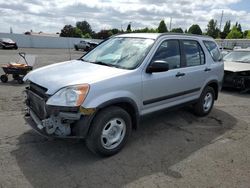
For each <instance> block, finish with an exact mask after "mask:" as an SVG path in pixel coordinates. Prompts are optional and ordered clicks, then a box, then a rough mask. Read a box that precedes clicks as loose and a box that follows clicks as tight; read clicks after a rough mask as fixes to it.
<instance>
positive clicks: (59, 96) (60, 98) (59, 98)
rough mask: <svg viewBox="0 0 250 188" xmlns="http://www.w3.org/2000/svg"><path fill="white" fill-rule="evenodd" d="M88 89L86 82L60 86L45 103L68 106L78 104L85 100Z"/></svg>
mask: <svg viewBox="0 0 250 188" xmlns="http://www.w3.org/2000/svg"><path fill="white" fill-rule="evenodd" d="M88 91H89V85H88V84H83V85H77V86H69V87H66V88H62V89H60V90H59V91H58V92H56V93H55V94H54V95H53V96H52V97H50V98H49V100H48V101H47V105H51V106H68V107H75V106H80V105H81V104H82V103H83V101H84V100H85V98H86V96H87V94H88Z"/></svg>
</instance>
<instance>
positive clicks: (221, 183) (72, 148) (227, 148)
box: [0, 49, 250, 188]
mask: <svg viewBox="0 0 250 188" xmlns="http://www.w3.org/2000/svg"><path fill="white" fill-rule="evenodd" d="M18 51H24V52H26V53H27V54H35V55H37V63H36V65H35V68H37V67H40V66H44V65H47V64H51V63H55V62H60V61H65V60H69V53H68V50H60V49H53V50H52V49H20V50H18ZM18 51H16V50H0V64H4V63H7V62H9V61H10V60H14V59H15V58H17V52H18ZM81 54H82V52H75V51H73V50H72V58H78V57H80V56H81ZM0 73H2V70H0ZM24 88H25V85H19V84H17V83H16V82H13V81H10V82H9V83H6V84H3V83H0V188H5V187H8V188H9V187H11V188H12V187H18V188H20V187H21V188H28V187H62V188H63V187H67V188H68V187H75V188H76V187H209V188H212V187H243V188H245V187H246V188H247V187H249V186H250V134H249V133H250V94H249V93H248V94H239V93H238V92H237V91H228V90H227V91H222V92H221V93H220V96H219V100H218V101H217V102H216V103H215V107H214V109H213V111H212V112H211V113H210V115H208V116H207V117H204V118H197V117H196V116H194V115H193V114H192V113H191V111H190V109H189V108H182V109H179V110H177V111H176V110H175V111H163V112H158V113H155V114H153V115H150V116H147V117H145V118H143V120H142V121H141V123H140V128H139V130H137V131H134V132H133V134H132V137H131V138H130V140H129V142H128V144H127V145H126V146H125V148H124V149H123V150H122V151H121V152H120V153H119V154H117V155H115V156H112V157H109V158H100V157H97V156H95V155H93V154H92V153H90V152H89V151H88V150H87V149H86V147H85V144H84V142H83V141H79V140H47V139H45V138H43V137H41V136H40V135H38V134H37V133H35V132H34V131H33V130H31V129H30V128H29V126H28V125H27V124H25V121H24V119H23V113H24V111H23V108H24V105H23V94H22V91H23V90H24Z"/></svg>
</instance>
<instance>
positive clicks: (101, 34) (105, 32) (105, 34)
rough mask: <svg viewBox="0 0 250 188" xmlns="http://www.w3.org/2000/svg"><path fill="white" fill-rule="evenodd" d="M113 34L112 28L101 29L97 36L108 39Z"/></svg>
mask: <svg viewBox="0 0 250 188" xmlns="http://www.w3.org/2000/svg"><path fill="white" fill-rule="evenodd" d="M111 35H112V32H111V31H110V30H101V31H99V32H98V33H96V35H95V38H97V39H107V38H109V37H110V36H111Z"/></svg>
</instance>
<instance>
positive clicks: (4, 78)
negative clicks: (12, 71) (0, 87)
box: [1, 74, 8, 83]
mask: <svg viewBox="0 0 250 188" xmlns="http://www.w3.org/2000/svg"><path fill="white" fill-rule="evenodd" d="M1 81H2V82H3V83H6V82H8V76H7V75H5V74H4V75H2V76H1Z"/></svg>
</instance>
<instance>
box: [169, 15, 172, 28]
mask: <svg viewBox="0 0 250 188" xmlns="http://www.w3.org/2000/svg"><path fill="white" fill-rule="evenodd" d="M171 29H172V17H170V23H169V31H171Z"/></svg>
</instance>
